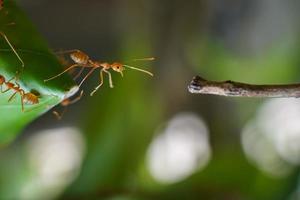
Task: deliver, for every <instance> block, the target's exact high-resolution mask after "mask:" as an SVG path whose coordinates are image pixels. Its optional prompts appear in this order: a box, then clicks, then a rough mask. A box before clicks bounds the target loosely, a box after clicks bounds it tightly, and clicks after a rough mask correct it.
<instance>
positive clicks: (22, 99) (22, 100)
mask: <svg viewBox="0 0 300 200" xmlns="http://www.w3.org/2000/svg"><path fill="white" fill-rule="evenodd" d="M21 105H22V112H24V98H23V95H22V94H21Z"/></svg>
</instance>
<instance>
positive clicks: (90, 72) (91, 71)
mask: <svg viewBox="0 0 300 200" xmlns="http://www.w3.org/2000/svg"><path fill="white" fill-rule="evenodd" d="M95 69H96V68H92V69H91V70H90V71H89V73H88V74H87V75H86V76H85V77H84V78H83V79H82V80H81V82H80V83H79V86H78V87H80V86H81V85H82V84H83V82H84V81H85V80H86V79H87V78H88V77H89V76H90V75H91V74H92V73H93V71H94V70H95Z"/></svg>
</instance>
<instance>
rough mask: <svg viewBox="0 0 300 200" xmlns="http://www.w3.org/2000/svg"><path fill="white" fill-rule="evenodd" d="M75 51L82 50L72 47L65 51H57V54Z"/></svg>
mask: <svg viewBox="0 0 300 200" xmlns="http://www.w3.org/2000/svg"><path fill="white" fill-rule="evenodd" d="M74 52H82V51H80V50H79V49H70V50H65V51H57V52H55V54H66V53H74Z"/></svg>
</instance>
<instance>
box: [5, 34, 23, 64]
mask: <svg viewBox="0 0 300 200" xmlns="http://www.w3.org/2000/svg"><path fill="white" fill-rule="evenodd" d="M0 34H1V36H2V37H3V38H4V39H5V41H6V42H7V44H8V45H9V46H10V48H11V49H12V50H13V52H14V53H15V55H16V56H17V58H18V59H19V61H20V62H21V63H22V68H24V66H25V64H24V62H23V60H22V59H21V57H20V56H19V54H18V53H17V51H16V50H15V48H14V47H13V45H12V44H11V43H10V41H9V39H8V38H7V36H6V35H5V34H4V33H3V32H1V31H0Z"/></svg>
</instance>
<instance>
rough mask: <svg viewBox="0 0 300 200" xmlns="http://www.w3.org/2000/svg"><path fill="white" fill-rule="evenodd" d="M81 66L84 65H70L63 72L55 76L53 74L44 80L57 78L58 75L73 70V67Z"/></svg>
mask: <svg viewBox="0 0 300 200" xmlns="http://www.w3.org/2000/svg"><path fill="white" fill-rule="evenodd" d="M80 66H82V65H79V64H74V65H71V66H70V67H68V68H67V69H65V70H64V71H63V72H61V73H59V74H57V75H55V76H53V77H51V78H48V79H45V80H44V82H47V81H50V80H52V79H55V78H57V77H59V76H61V75H63V74H64V73H66V72H67V71H69V70H71V69H73V68H75V67H80Z"/></svg>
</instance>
